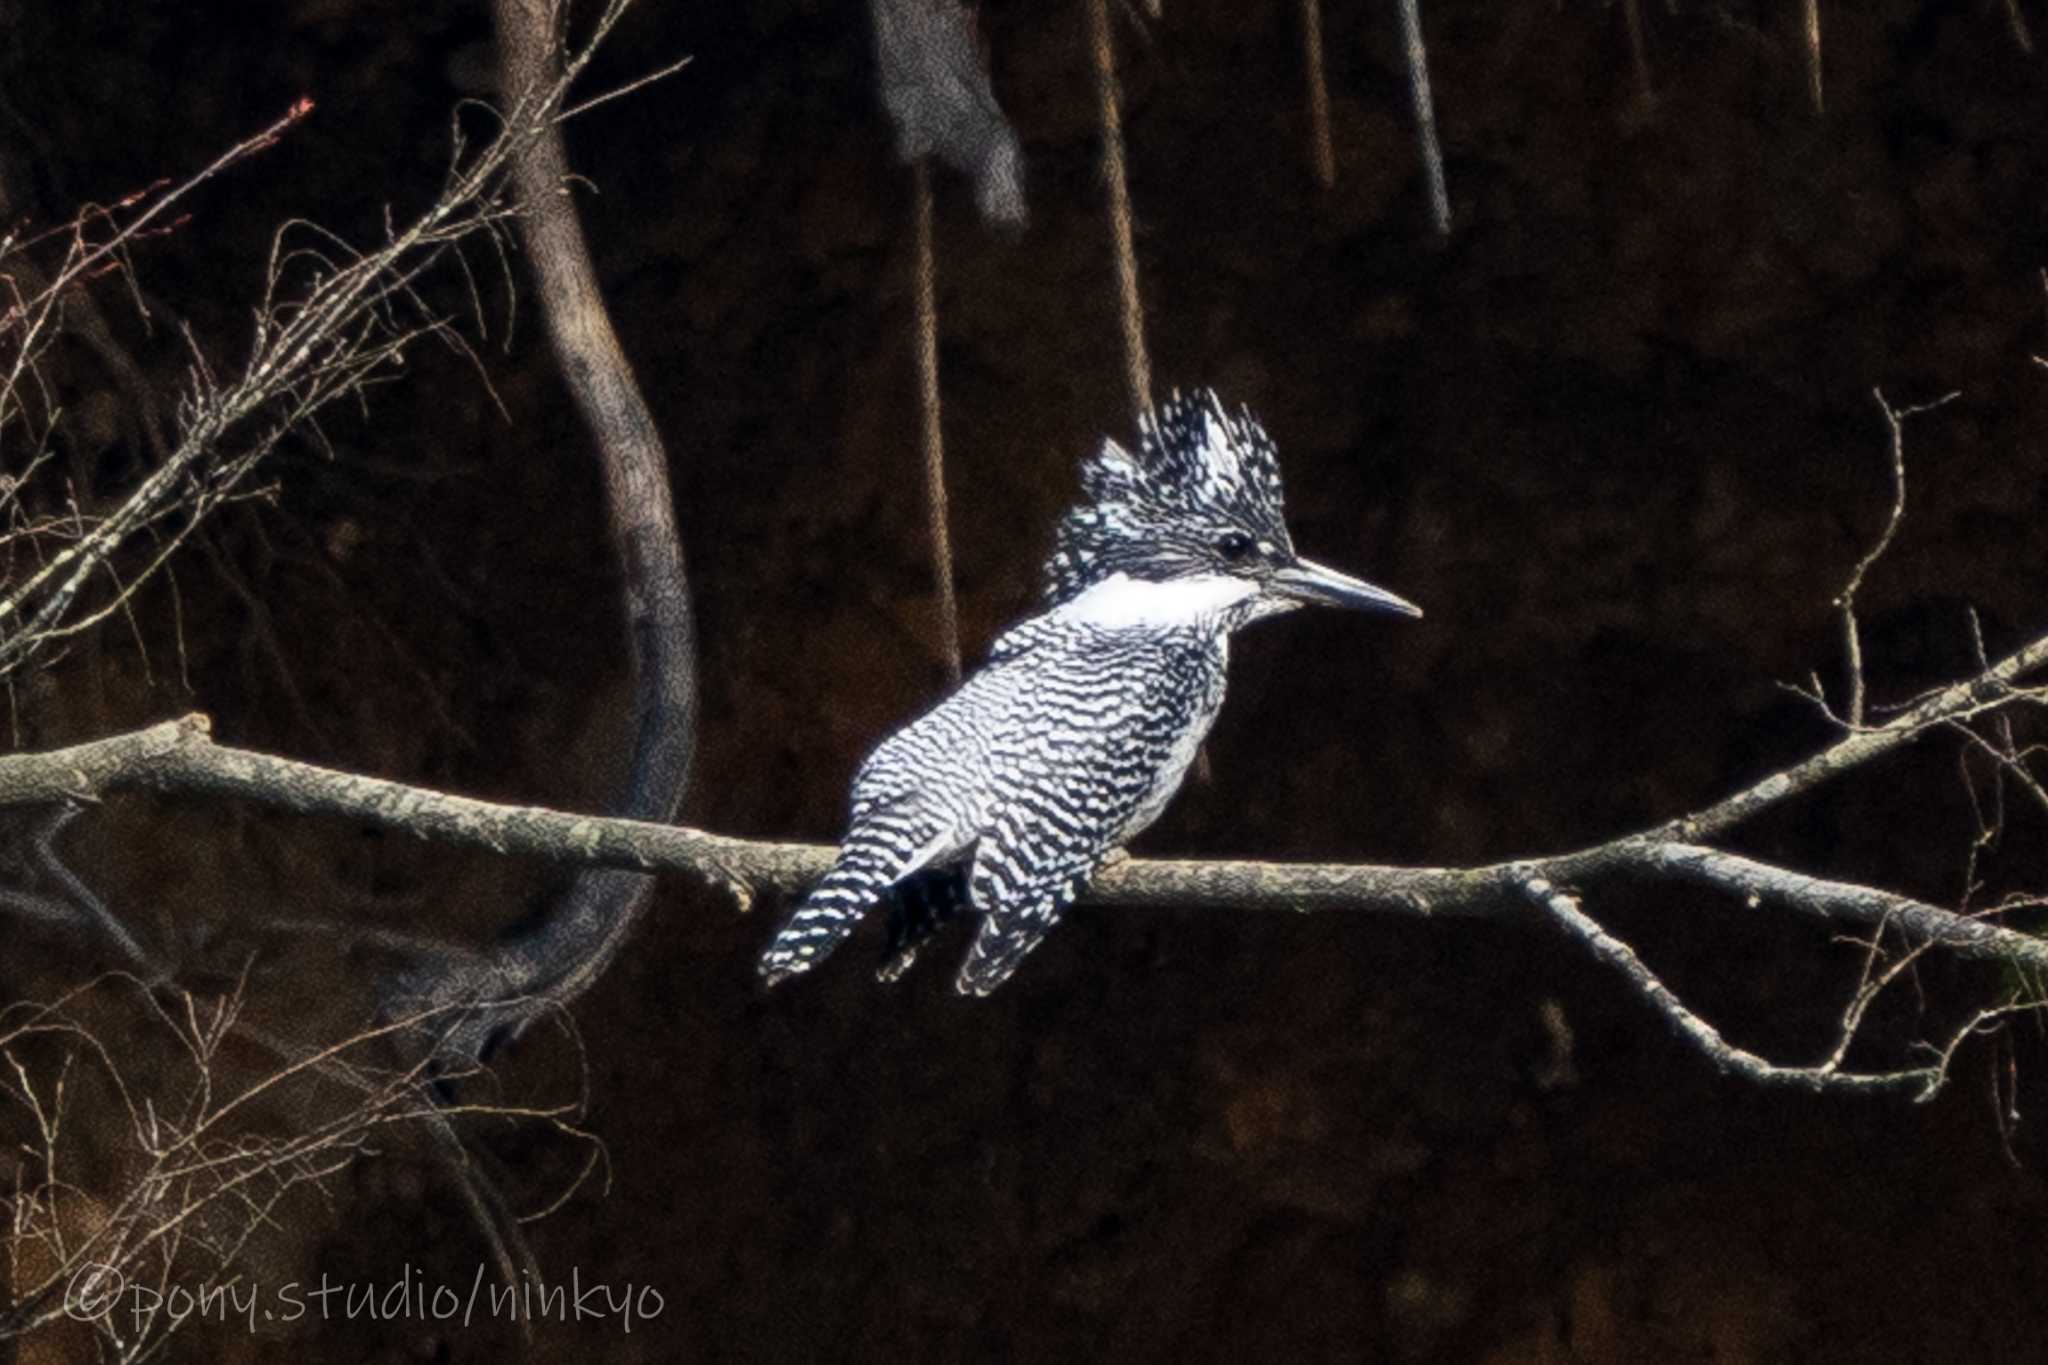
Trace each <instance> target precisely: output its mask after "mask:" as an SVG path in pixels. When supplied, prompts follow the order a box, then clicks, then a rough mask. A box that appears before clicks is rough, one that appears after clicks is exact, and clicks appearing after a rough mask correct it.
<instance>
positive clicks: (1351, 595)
mask: <svg viewBox="0 0 2048 1365" xmlns="http://www.w3.org/2000/svg"><path fill="white" fill-rule="evenodd" d="M1269 582H1270V584H1271V586H1272V589H1273V591H1275V592H1277V593H1279V594H1281V595H1282V596H1283V597H1291V598H1293V599H1294V600H1295V601H1297V602H1306V603H1308V604H1310V605H1311V606H1322V607H1349V608H1351V609H1352V610H1353V611H1390V612H1393V613H1394V614H1396V615H1398V616H1420V615H1422V608H1421V607H1418V606H1416V605H1415V604H1414V603H1413V602H1410V601H1409V600H1408V599H1407V598H1405V597H1396V596H1395V595H1394V594H1393V593H1390V592H1388V591H1387V590H1386V589H1385V588H1376V587H1374V586H1373V585H1372V584H1370V583H1367V582H1365V581H1364V580H1363V579H1358V578H1353V577H1352V576H1351V575H1350V574H1345V573H1338V572H1337V571H1336V570H1335V569H1332V568H1329V567H1328V566H1326V565H1322V564H1318V563H1316V562H1315V561H1314V560H1310V559H1297V560H1295V561H1294V562H1293V563H1292V564H1289V565H1288V566H1287V567H1286V568H1284V569H1281V570H1280V571H1279V572H1277V573H1275V574H1274V575H1273V577H1272V578H1271V579H1270V580H1269Z"/></svg>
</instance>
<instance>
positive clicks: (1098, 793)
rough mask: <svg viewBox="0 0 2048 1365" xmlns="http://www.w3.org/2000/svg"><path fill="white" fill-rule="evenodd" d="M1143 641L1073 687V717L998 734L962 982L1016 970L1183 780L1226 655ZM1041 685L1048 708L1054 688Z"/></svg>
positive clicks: (989, 986)
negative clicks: (996, 776) (996, 770)
mask: <svg viewBox="0 0 2048 1365" xmlns="http://www.w3.org/2000/svg"><path fill="white" fill-rule="evenodd" d="M1142 650H1143V653H1144V655H1145V657H1144V659H1143V660H1142V662H1143V663H1144V665H1145V666H1144V667H1130V666H1124V667H1119V668H1115V669H1108V670H1102V671H1101V672H1100V673H1099V674H1098V680H1097V681H1096V682H1095V683H1094V684H1093V685H1091V686H1089V687H1087V688H1086V689H1085V691H1084V692H1079V693H1076V694H1075V695H1074V696H1073V697H1072V698H1070V699H1069V700H1070V701H1071V704H1072V707H1073V717H1072V719H1071V720H1070V722H1069V723H1067V724H1065V725H1064V726H1062V727H1060V728H1059V730H1058V732H1057V733H1056V734H1051V735H1047V734H1043V733H1030V732H1027V733H1025V734H1023V735H1021V736H1019V735H1014V734H1013V735H1012V736H1010V737H1009V742H1007V743H1000V744H998V745H997V746H996V748H995V753H994V757H995V758H996V760H997V762H998V764H999V766H1000V767H1001V769H1002V771H1003V774H1004V776H1005V778H1006V779H1007V780H1006V781H1005V782H1004V783H1003V784H1002V788H1001V797H1000V799H999V801H998V803H997V805H996V806H995V808H994V811H993V814H992V818H991V820H990V822H989V824H988V825H987V827H986V828H985V831H984V833H983V835H982V837H981V839H980V841H979V843H977V844H976V846H975V854H974V863H973V868H972V870H971V872H970V874H969V877H968V890H969V895H970V897H971V898H972V900H973V903H974V905H975V907H976V908H977V909H979V910H981V911H982V912H983V919H982V922H981V930H980V932H979V933H978V934H977V935H976V936H975V940H974V944H973V946H972V947H971V948H970V949H969V950H968V953H967V958H966V960H965V961H964V962H962V963H961V965H960V973H959V976H958V977H957V978H956V979H955V984H956V985H957V986H958V987H959V989H960V991H961V992H962V993H963V994H967V995H987V994H988V993H989V992H990V991H992V990H994V989H995V988H996V987H998V986H1000V985H1002V984H1003V982H1004V981H1006V980H1008V979H1009V976H1010V974H1011V973H1012V972H1014V971H1015V970H1016V969H1017V965H1018V964H1019V963H1020V962H1022V961H1023V959H1024V955H1025V954H1027V953H1029V952H1030V951H1031V950H1032V949H1033V948H1035V947H1037V946H1038V941H1039V940H1040V939H1042V938H1044V937H1045V935H1046V932H1047V931H1048V930H1050V929H1051V928H1052V926H1053V925H1054V924H1056V923H1058V922H1059V918H1060V916H1061V914H1062V913H1064V912H1065V910H1066V908H1067V907H1068V906H1069V905H1072V904H1073V903H1074V900H1075V899H1076V898H1077V897H1078V896H1079V895H1080V894H1081V892H1082V890H1083V889H1084V888H1085V887H1086V886H1087V884H1088V879H1089V878H1090V877H1091V876H1093V875H1094V873H1095V870H1096V869H1097V868H1098V867H1099V866H1101V864H1102V860H1103V859H1104V858H1106V857H1107V856H1108V855H1109V854H1110V852H1111V851H1112V850H1113V849H1115V848H1116V847H1118V846H1119V845H1120V844H1122V843H1123V842H1124V841H1125V840H1126V839H1129V838H1130V837H1132V836H1133V835H1134V834H1136V833H1137V831H1138V829H1139V828H1141V827H1142V826H1143V824H1144V823H1145V822H1146V818H1147V816H1148V814H1156V813H1157V811H1158V809H1159V808H1160V806H1162V805H1163V804H1164V798H1165V797H1166V796H1168V795H1170V794H1171V789H1172V788H1174V787H1177V786H1178V785H1179V783H1180V778H1181V776H1182V774H1183V773H1184V772H1185V770H1186V759H1185V757H1184V756H1183V754H1182V752H1181V751H1182V750H1183V749H1189V750H1190V752H1191V749H1192V746H1190V745H1188V744H1187V743H1186V741H1187V738H1188V736H1189V735H1190V733H1198V732H1199V730H1200V729H1205V728H1206V726H1207V722H1208V719H1209V717H1210V716H1211V715H1213V714H1214V705H1213V701H1212V698H1215V697H1218V696H1219V695H1220V690H1221V675H1222V660H1221V658H1220V656H1217V655H1213V654H1211V653H1210V652H1208V651H1207V649H1206V648H1205V647H1203V646H1201V645H1200V644H1197V643H1194V642H1178V641H1176V642H1158V641H1148V642H1145V644H1144V645H1143V646H1142ZM1130 662H1137V661H1135V660H1133V661H1126V663H1127V665H1128V663H1130ZM1109 678H1114V679H1116V681H1114V682H1110V681H1108V679H1109ZM1034 690H1035V691H1036V692H1037V696H1038V705H1039V707H1040V709H1041V710H1043V709H1044V708H1045V706H1046V705H1047V704H1048V703H1049V702H1050V701H1052V700H1053V699H1052V698H1050V697H1049V696H1048V693H1049V691H1051V689H1050V688H1049V687H1048V686H1046V685H1045V684H1044V683H1041V685H1040V687H1039V688H1037V689H1034ZM1162 787H1163V788H1164V790H1162Z"/></svg>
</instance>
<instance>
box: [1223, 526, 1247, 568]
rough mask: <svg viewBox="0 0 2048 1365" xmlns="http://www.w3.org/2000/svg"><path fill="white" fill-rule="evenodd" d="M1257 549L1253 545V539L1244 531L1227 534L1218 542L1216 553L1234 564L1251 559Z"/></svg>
mask: <svg viewBox="0 0 2048 1365" xmlns="http://www.w3.org/2000/svg"><path fill="white" fill-rule="evenodd" d="M1255 548H1257V547H1255V546H1254V545H1253V544H1252V538H1251V537H1250V536H1248V535H1246V534H1245V533H1244V532H1242V531H1230V532H1226V533H1225V534H1224V535H1223V536H1221V537H1220V538H1219V539H1218V540H1217V541H1216V553H1217V554H1219V555H1222V556H1223V557H1224V558H1225V559H1227V560H1229V561H1230V562H1231V563H1233V564H1235V563H1237V562H1238V561H1239V560H1243V559H1249V558H1251V553H1252V551H1253V550H1254V549H1255Z"/></svg>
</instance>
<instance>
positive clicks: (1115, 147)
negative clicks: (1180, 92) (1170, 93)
mask: <svg viewBox="0 0 2048 1365" xmlns="http://www.w3.org/2000/svg"><path fill="white" fill-rule="evenodd" d="M1088 25H1089V30H1090V37H1091V39H1092V40H1093V41H1092V42H1091V43H1090V44H1089V46H1090V47H1092V48H1093V49H1094V52H1095V92H1096V96H1097V99H1098V102H1099V105H1100V110H1099V112H1100V114H1101V118H1102V179H1103V183H1104V184H1105V185H1106V186H1108V188H1109V228H1110V240H1111V242H1112V243H1113V244H1114V245H1115V247H1116V286H1117V295H1118V298H1119V299H1120V300H1121V303H1122V308H1123V328H1124V377H1125V379H1126V381H1127V382H1128V383H1129V385H1130V390H1131V413H1132V415H1133V416H1134V417H1142V416H1144V415H1145V413H1146V412H1148V411H1150V410H1151V407H1152V362H1151V360H1150V359H1148V358H1147V357H1146V355H1145V305H1144V303H1143V302H1142V301H1140V299H1139V297H1138V257H1137V253H1136V252H1134V251H1133V250H1132V249H1131V187H1130V182H1129V178H1128V176H1127V175H1126V173H1125V169H1124V125H1123V114H1122V112H1121V106H1122V103H1123V98H1122V95H1121V94H1120V92H1119V91H1118V89H1117V82H1116V49H1115V48H1114V47H1113V46H1111V44H1110V37H1109V6H1108V3H1107V0H1088Z"/></svg>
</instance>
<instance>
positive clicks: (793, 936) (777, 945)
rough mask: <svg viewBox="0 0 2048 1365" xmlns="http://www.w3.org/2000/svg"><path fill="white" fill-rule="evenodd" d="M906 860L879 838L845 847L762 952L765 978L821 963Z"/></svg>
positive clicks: (772, 981) (768, 980)
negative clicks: (878, 839) (829, 869)
mask: <svg viewBox="0 0 2048 1365" xmlns="http://www.w3.org/2000/svg"><path fill="white" fill-rule="evenodd" d="M905 862H906V859H905V858H904V856H903V855H902V854H901V853H900V852H898V851H896V850H894V849H892V848H890V847H889V846H888V845H887V844H885V843H882V842H879V841H869V840H861V841H858V842H852V843H849V844H847V846H846V847H845V848H842V849H841V850H840V851H839V858H838V861H836V862H834V863H833V864H832V870H831V871H829V872H827V873H826V874H825V878H824V880H823V881H821V882H819V883H818V884H817V886H816V887H814V888H812V890H811V894H810V895H808V896H806V897H805V898H804V902H803V904H801V905H799V906H797V908H796V909H794V910H792V911H790V913H789V918H788V919H786V920H784V921H783V922H782V927H781V928H780V929H778V930H776V931H775V939H774V941H773V942H771V943H770V944H769V945H768V948H767V950H766V951H765V952H763V953H762V954H761V964H760V971H761V979H762V980H763V981H764V982H766V983H767V984H768V985H770V986H773V985H775V984H776V983H777V982H779V981H783V980H785V979H787V978H789V977H792V976H795V975H796V974H797V973H799V972H807V971H809V970H810V969H811V968H813V967H815V966H817V965H818V964H819V963H820V962H823V961H824V960H825V959H826V958H827V957H829V956H830V955H831V953H832V950H833V949H834V948H837V947H838V946H839V943H840V940H842V939H844V938H845V937H846V936H847V935H848V934H850V933H852V932H853V927H854V926H855V925H856V924H858V923H860V917H861V916H862V915H864V914H866V913H867V912H868V910H869V909H870V908H871V907H873V906H874V905H875V904H876V903H877V902H878V901H880V900H881V899H882V897H883V896H884V895H885V894H886V893H887V892H888V890H889V887H890V885H891V884H892V883H893V882H895V880H896V879H897V878H898V877H900V876H902V875H903V873H904V872H905V871H906V868H905V866H904V864H905Z"/></svg>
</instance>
